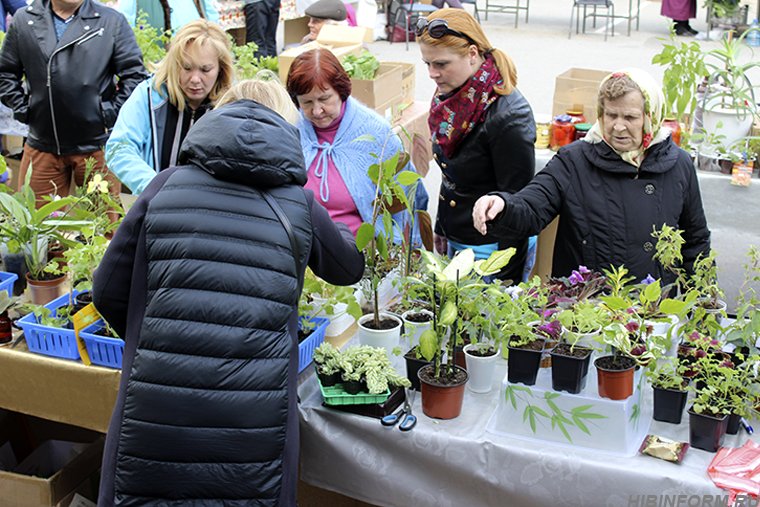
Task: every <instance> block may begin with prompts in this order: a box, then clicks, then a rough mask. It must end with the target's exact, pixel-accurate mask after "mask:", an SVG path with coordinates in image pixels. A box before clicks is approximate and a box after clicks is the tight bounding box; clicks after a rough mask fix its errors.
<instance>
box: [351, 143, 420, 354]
mask: <svg viewBox="0 0 760 507" xmlns="http://www.w3.org/2000/svg"><path fill="white" fill-rule="evenodd" d="M361 140H366V139H364V138H361V137H360V138H358V139H357V141H361ZM386 144H387V143H386ZM384 148H385V146H383V149H384ZM408 161H409V154H408V153H406V152H404V151H399V152H397V153H395V154H394V155H393V156H391V157H388V158H385V157H384V156H383V152H382V151H381V153H380V155H379V156H377V162H376V163H374V164H372V165H371V166H370V167H369V169H368V174H369V177H370V179H371V180H372V182H373V183H374V184H375V186H376V188H377V193H376V195H375V200H374V204H373V208H372V218H371V220H370V221H369V222H364V223H362V224H361V225H360V226H359V230H358V231H357V233H356V246H357V247H358V248H359V250H362V251H364V252H365V256H366V261H367V270H368V274H369V287H370V294H371V304H372V313H371V314H368V315H365V316H363V317H361V318H360V319H359V321H358V324H359V333H358V335H359V341H360V342H361V343H364V344H369V345H376V346H383V347H385V348H386V350H387V351H388V352H389V353H390V352H391V351H392V350H393V349H394V347H396V346H397V345H398V343H399V339H400V335H401V320H400V319H399V318H397V317H395V316H392V315H389V314H387V313H381V312H380V306H379V295H378V289H379V286H380V282H381V272H380V266H381V264H382V263H383V261H387V260H388V259H389V247H390V245H392V244H393V241H394V237H395V235H394V223H393V213H392V211H393V210H394V209H395V207H397V205H398V206H402V209H406V210H411V209H413V207H412V206H411V205H410V198H409V196H408V195H407V190H406V188H405V187H408V186H410V185H413V184H414V183H416V182H417V181H418V180H419V179H420V176H419V175H418V174H417V173H415V172H414V171H404V170H402V169H403V168H404V167H406V165H407V163H408ZM399 203H400V204H399ZM396 225H398V224H396Z"/></svg>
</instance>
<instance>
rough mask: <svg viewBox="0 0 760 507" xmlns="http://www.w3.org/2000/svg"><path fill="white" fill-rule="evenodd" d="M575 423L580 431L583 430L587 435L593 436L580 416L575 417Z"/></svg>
mask: <svg viewBox="0 0 760 507" xmlns="http://www.w3.org/2000/svg"><path fill="white" fill-rule="evenodd" d="M573 422H574V423H575V425H576V426H577V427H578V429H579V430H581V431H582V432H583V433H585V434H587V435H591V432H590V431H589V430H588V427H587V426H586V424H585V423H584V422H583V420H582V419H581V418H580V417H579V416H577V415H573Z"/></svg>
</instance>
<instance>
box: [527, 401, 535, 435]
mask: <svg viewBox="0 0 760 507" xmlns="http://www.w3.org/2000/svg"><path fill="white" fill-rule="evenodd" d="M528 408H532V409H533V410H531V411H530V429H531V431H532V432H533V433H535V432H536V415H535V407H528Z"/></svg>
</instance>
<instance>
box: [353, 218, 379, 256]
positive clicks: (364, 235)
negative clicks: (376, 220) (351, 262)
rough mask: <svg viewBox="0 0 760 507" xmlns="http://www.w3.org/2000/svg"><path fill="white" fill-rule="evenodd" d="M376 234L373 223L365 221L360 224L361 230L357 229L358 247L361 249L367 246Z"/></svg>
mask: <svg viewBox="0 0 760 507" xmlns="http://www.w3.org/2000/svg"><path fill="white" fill-rule="evenodd" d="M374 236H375V228H374V227H372V224H368V223H367V222H364V223H363V224H361V225H360V226H359V230H357V231H356V248H358V249H359V250H360V251H361V250H364V249H365V248H367V245H368V244H369V242H370V241H372V238H373V237H374Z"/></svg>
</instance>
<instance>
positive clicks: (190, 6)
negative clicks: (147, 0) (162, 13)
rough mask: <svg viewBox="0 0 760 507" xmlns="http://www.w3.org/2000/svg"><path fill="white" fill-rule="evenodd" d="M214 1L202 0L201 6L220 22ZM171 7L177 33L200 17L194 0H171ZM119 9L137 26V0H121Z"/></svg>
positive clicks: (212, 19)
mask: <svg viewBox="0 0 760 507" xmlns="http://www.w3.org/2000/svg"><path fill="white" fill-rule="evenodd" d="M214 3H215V2H213V1H212V0H202V1H201V7H202V8H203V10H204V11H205V12H206V19H207V20H209V21H213V22H214V23H219V12H218V11H217V10H216V5H214ZM169 7H170V8H171V13H172V30H173V31H174V32H175V33H176V32H177V30H179V29H180V28H182V27H183V26H185V25H186V24H188V23H189V22H191V21H193V20H196V19H198V18H199V16H198V9H196V8H195V3H194V2H193V0H170V2H169ZM119 10H120V11H121V12H122V13H123V14H124V16H126V17H127V21H128V22H129V25H130V26H135V20H136V19H137V0H121V1H120V2H119Z"/></svg>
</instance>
